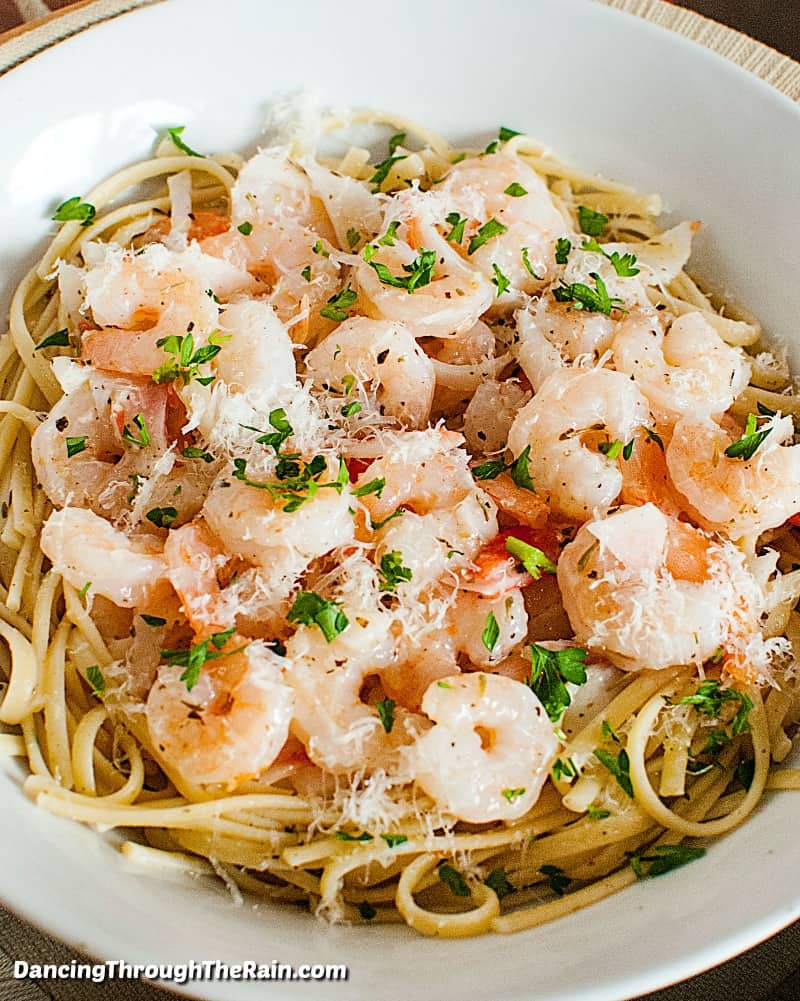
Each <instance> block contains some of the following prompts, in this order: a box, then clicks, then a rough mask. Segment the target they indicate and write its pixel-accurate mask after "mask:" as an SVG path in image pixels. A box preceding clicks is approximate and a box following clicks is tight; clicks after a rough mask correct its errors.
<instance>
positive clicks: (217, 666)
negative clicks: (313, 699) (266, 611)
mask: <svg viewBox="0 0 800 1001" xmlns="http://www.w3.org/2000/svg"><path fill="white" fill-rule="evenodd" d="M241 646H242V644H241V643H240V642H239V641H238V639H237V638H236V637H233V638H232V639H231V640H230V641H229V643H228V647H229V648H230V649H231V651H232V652H230V653H227V654H225V653H223V656H221V657H219V658H217V659H215V660H212V661H208V662H207V663H206V664H205V665H204V666H203V668H202V670H201V672H200V677H199V680H198V681H197V684H196V685H194V687H193V688H192V689H191V690H189V689H188V688H187V685H186V682H185V681H181V678H180V676H181V669H180V667H174V666H171V665H165V666H163V667H162V668H161V669H160V671H159V673H158V678H157V679H156V681H155V684H154V685H153V687H152V689H151V691H150V695H149V696H148V699H147V709H146V719H147V727H148V730H149V732H150V740H151V742H152V744H153V747H154V749H155V752H156V755H157V757H158V758H159V760H160V761H161V763H162V764H163V765H164V768H165V770H166V771H167V772H168V773H170V774H172V775H173V776H175V777H176V779H177V780H179V781H182V782H185V783H189V784H190V785H201V786H206V785H221V786H224V787H225V788H226V789H228V790H232V789H235V788H236V786H238V785H240V784H241V783H242V782H244V781H245V780H247V779H251V778H257V777H258V776H259V775H260V774H261V772H263V771H265V769H267V768H269V766H270V765H271V764H272V763H273V761H274V760H275V759H276V758H277V756H278V754H279V753H280V750H281V748H282V747H283V745H284V744H285V743H286V739H287V737H288V735H289V723H290V722H291V719H292V707H293V694H292V690H291V688H290V687H289V686H288V685H287V684H286V683H285V681H284V680H283V677H282V661H281V659H280V658H279V657H276V656H275V655H274V654H273V653H271V652H270V651H269V650H268V649H266V648H265V647H264V646H263V645H262V644H259V643H251V644H250V645H249V646H247V647H246V649H241Z"/></svg>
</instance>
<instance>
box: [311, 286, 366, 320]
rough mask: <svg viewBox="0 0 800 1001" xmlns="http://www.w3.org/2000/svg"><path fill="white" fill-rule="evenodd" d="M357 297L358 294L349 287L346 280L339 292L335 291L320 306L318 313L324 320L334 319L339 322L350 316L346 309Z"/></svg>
mask: <svg viewBox="0 0 800 1001" xmlns="http://www.w3.org/2000/svg"><path fill="white" fill-rule="evenodd" d="M357 298H358V296H357V295H356V293H355V292H354V291H353V290H352V289H351V288H350V284H349V282H348V284H347V285H345V287H344V288H343V289H342V291H341V292H337V293H336V294H335V295H332V296H331V297H330V299H328V304H327V305H326V306H323V307H322V309H321V310H320V311H319V315H320V316H324V317H325V319H326V320H334V321H335V322H336V323H341V322H342V321H343V320H346V319H347V318H348V317H349V316H350V314H349V313H348V312H347V311H348V309H350V307H351V306H352V305H354V304H355V301H356V299H357Z"/></svg>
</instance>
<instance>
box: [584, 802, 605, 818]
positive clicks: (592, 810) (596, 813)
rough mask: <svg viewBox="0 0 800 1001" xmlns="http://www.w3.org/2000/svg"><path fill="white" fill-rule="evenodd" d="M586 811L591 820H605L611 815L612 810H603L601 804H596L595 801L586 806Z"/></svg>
mask: <svg viewBox="0 0 800 1001" xmlns="http://www.w3.org/2000/svg"><path fill="white" fill-rule="evenodd" d="M586 813H587V815H588V817H589V820H605V819H606V818H607V817H610V816H611V811H610V810H603V809H602V808H601V807H599V806H595V805H594V803H590V804H589V805H588V806H587V807H586Z"/></svg>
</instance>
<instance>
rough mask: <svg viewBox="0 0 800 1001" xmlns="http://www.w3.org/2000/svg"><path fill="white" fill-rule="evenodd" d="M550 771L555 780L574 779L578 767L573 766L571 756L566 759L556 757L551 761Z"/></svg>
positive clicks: (576, 775)
mask: <svg viewBox="0 0 800 1001" xmlns="http://www.w3.org/2000/svg"><path fill="white" fill-rule="evenodd" d="M551 772H552V775H553V780H554V781H555V782H563V781H565V780H566V779H576V778H577V777H578V769H577V768H576V767H575V762H574V761H573V760H572V758H567V760H566V761H564V759H563V758H556V760H555V761H554V762H553V767H552V769H551Z"/></svg>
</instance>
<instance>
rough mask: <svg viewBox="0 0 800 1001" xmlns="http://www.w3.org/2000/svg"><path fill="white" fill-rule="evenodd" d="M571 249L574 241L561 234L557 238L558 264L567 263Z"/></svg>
mask: <svg viewBox="0 0 800 1001" xmlns="http://www.w3.org/2000/svg"><path fill="white" fill-rule="evenodd" d="M571 250H572V243H571V242H570V241H569V240H568V239H567V238H566V237H565V236H560V237H559V238H558V239H557V240H556V264H566V263H567V261H568V260H569V252H570V251H571Z"/></svg>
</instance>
